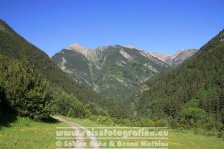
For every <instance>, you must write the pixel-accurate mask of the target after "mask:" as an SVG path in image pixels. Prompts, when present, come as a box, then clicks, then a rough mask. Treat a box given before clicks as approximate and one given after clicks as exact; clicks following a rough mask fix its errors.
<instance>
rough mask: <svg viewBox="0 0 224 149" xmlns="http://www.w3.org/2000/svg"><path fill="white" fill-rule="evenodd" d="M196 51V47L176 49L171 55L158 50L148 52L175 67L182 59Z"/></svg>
mask: <svg viewBox="0 0 224 149" xmlns="http://www.w3.org/2000/svg"><path fill="white" fill-rule="evenodd" d="M196 52H197V50H196V49H188V50H177V51H176V53H175V54H173V55H166V54H162V53H159V52H151V53H150V54H151V55H153V56H155V57H156V58H158V59H160V60H161V61H163V62H165V63H167V64H169V65H170V66H172V67H175V66H177V65H179V64H181V63H182V62H183V61H185V60H186V59H188V58H189V57H191V56H192V55H194V54H195V53H196Z"/></svg>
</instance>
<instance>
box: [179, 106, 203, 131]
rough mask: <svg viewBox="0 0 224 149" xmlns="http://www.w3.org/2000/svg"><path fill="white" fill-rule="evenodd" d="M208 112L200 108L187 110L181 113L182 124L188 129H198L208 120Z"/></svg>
mask: <svg viewBox="0 0 224 149" xmlns="http://www.w3.org/2000/svg"><path fill="white" fill-rule="evenodd" d="M206 117H207V115H206V112H205V111H204V110H202V109H200V108H185V109H183V110H182V111H181V114H180V122H181V123H183V124H185V125H186V126H188V127H197V126H198V124H201V123H205V122H206V121H207V120H206V119H207V118H206Z"/></svg>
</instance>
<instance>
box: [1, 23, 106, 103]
mask: <svg viewBox="0 0 224 149" xmlns="http://www.w3.org/2000/svg"><path fill="white" fill-rule="evenodd" d="M0 55H3V56H6V57H9V58H11V59H18V60H20V59H22V58H24V57H25V58H26V59H27V60H28V62H29V64H30V65H31V66H32V67H34V68H35V69H36V70H37V71H38V73H40V74H41V75H42V76H43V77H44V78H46V79H47V80H48V81H49V82H50V85H51V87H52V88H53V89H54V90H64V91H65V92H66V93H68V94H70V93H72V94H74V95H75V96H76V97H77V98H78V99H79V100H82V101H85V102H88V103H89V102H93V101H95V102H101V101H102V100H103V99H102V98H101V97H100V96H98V95H97V94H96V93H95V92H93V91H92V90H90V89H88V88H86V87H84V86H82V85H80V84H79V83H77V82H75V81H73V80H71V79H70V78H69V77H68V76H67V74H66V73H64V72H63V71H61V70H60V69H59V68H58V67H57V65H55V64H54V62H53V61H52V60H51V58H49V57H48V55H47V54H46V53H44V52H43V51H42V50H40V49H39V48H37V47H36V46H34V45H33V44H31V43H29V42H28V41H27V40H25V39H24V38H23V37H21V36H20V35H19V34H18V33H16V32H15V31H14V30H13V29H12V28H11V27H10V26H9V25H8V24H7V23H6V22H4V21H3V20H0Z"/></svg>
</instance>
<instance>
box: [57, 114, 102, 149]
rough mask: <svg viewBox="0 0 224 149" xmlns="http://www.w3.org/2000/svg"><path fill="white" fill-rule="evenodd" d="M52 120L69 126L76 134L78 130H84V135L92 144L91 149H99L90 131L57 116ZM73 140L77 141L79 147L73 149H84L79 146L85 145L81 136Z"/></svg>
mask: <svg viewBox="0 0 224 149" xmlns="http://www.w3.org/2000/svg"><path fill="white" fill-rule="evenodd" d="M53 118H54V119H56V120H58V121H60V122H63V123H66V124H68V125H69V126H71V127H72V128H73V129H74V130H75V131H76V132H80V129H82V130H85V131H86V134H87V136H88V138H89V139H90V141H91V142H92V143H93V144H94V147H92V148H93V149H99V144H98V142H97V139H96V137H95V136H94V135H93V134H92V132H91V131H89V130H88V129H87V128H85V127H83V126H81V125H79V124H76V123H74V122H71V121H68V120H65V119H63V118H61V117H59V116H53ZM75 140H77V142H78V144H79V145H80V146H76V148H75V149H84V147H82V146H81V144H83V143H85V141H84V140H83V137H82V136H78V137H77V138H75Z"/></svg>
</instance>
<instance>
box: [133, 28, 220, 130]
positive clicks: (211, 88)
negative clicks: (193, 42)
mask: <svg viewBox="0 0 224 149" xmlns="http://www.w3.org/2000/svg"><path fill="white" fill-rule="evenodd" d="M223 50H224V31H221V32H220V33H219V34H218V35H217V36H215V37H214V38H213V39H212V40H210V41H209V42H208V43H207V44H205V45H204V46H203V47H202V48H201V49H200V50H199V51H198V52H197V53H196V54H195V55H193V56H192V57H191V58H190V59H188V60H187V61H185V62H184V63H182V64H181V65H179V66H178V67H177V68H176V69H174V70H172V71H169V72H167V73H164V74H162V75H158V76H156V77H154V78H153V79H152V80H149V81H148V82H146V83H145V84H146V85H147V88H148V89H147V90H146V91H143V92H142V93H139V94H137V95H135V96H134V97H133V99H132V100H133V102H134V103H135V105H136V112H137V115H138V116H142V117H144V118H150V119H163V118H165V119H167V120H169V121H170V122H171V123H172V124H173V125H174V126H175V127H177V126H178V125H183V126H185V127H188V128H194V127H200V128H205V129H208V130H212V129H213V130H216V129H217V130H219V131H222V130H223V122H224V65H223V64H224V51H223Z"/></svg>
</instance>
